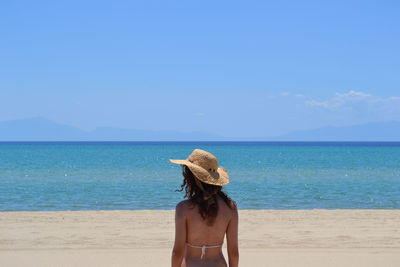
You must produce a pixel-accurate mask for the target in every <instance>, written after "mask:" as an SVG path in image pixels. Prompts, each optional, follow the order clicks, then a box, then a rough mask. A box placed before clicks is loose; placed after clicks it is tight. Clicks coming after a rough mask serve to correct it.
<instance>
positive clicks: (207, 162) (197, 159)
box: [188, 149, 218, 172]
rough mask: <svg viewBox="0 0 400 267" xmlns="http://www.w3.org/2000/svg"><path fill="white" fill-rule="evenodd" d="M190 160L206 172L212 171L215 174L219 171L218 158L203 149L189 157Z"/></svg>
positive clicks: (196, 150) (197, 150)
mask: <svg viewBox="0 0 400 267" xmlns="http://www.w3.org/2000/svg"><path fill="white" fill-rule="evenodd" d="M188 160H189V161H190V162H192V163H193V164H196V165H199V166H201V167H202V168H204V169H206V170H210V169H211V171H214V172H215V171H216V170H217V169H218V160H217V158H216V157H215V156H214V155H213V154H211V153H210V152H207V151H205V150H202V149H195V150H193V152H192V154H190V155H189V157H188Z"/></svg>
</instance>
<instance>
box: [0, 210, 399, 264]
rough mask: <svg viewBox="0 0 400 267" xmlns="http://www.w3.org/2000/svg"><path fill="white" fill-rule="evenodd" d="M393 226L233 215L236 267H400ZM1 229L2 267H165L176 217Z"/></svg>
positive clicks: (34, 217)
mask: <svg viewBox="0 0 400 267" xmlns="http://www.w3.org/2000/svg"><path fill="white" fill-rule="evenodd" d="M399 225H400V210H387V209H378V210H377V209H363V210H352V209H348V210H347V209H346V210H342V209H337V210H325V209H314V210H239V246H240V251H241V259H240V262H241V263H242V264H241V266H271V265H273V266H304V267H305V266H312V267H313V266H321V265H324V266H371V267H372V266H400V228H399V227H398V226H399ZM0 229H2V230H1V231H0V265H1V266H27V265H29V266H54V265H57V266H110V265H113V266H128V265H134V266H147V267H152V266H154V267H155V266H165V265H166V264H165V263H168V264H169V260H170V251H171V249H172V245H173V238H174V211H173V210H111V211H109V210H105V211H104V210H102V211H31V212H25V211H4V212H0ZM223 253H224V254H225V255H226V242H225V243H224V248H223ZM327 259H331V260H328V262H327ZM331 261H332V262H331ZM46 264H48V265H46Z"/></svg>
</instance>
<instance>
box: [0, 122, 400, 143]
mask: <svg viewBox="0 0 400 267" xmlns="http://www.w3.org/2000/svg"><path fill="white" fill-rule="evenodd" d="M245 140H248V141H400V122H398V121H390V122H376V123H367V124H360V125H353V126H342V127H322V128H318V129H311V130H301V131H293V132H290V133H288V134H284V135H280V136H274V137H257V138H254V137H252V138H230V137H225V136H221V135H218V134H213V133H208V132H201V131H195V132H180V131H151V130H138V129H123V128H113V127H99V128H96V129H94V130H92V131H84V130H82V129H79V128H76V127H73V126H69V125H65V124H60V123H56V122H54V121H51V120H48V119H45V118H42V117H34V118H27V119H19V120H11V121H3V122H0V141H245Z"/></svg>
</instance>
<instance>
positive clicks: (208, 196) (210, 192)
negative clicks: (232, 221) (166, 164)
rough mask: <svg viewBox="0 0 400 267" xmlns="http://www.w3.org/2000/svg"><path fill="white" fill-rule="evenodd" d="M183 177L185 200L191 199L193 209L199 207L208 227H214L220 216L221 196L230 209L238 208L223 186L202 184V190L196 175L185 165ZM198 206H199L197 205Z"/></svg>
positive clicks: (182, 188) (183, 166)
mask: <svg viewBox="0 0 400 267" xmlns="http://www.w3.org/2000/svg"><path fill="white" fill-rule="evenodd" d="M182 175H183V182H182V185H181V189H180V190H176V191H179V192H182V191H183V190H185V196H184V197H185V198H187V199H189V200H190V201H191V202H192V204H193V207H195V206H198V207H199V212H200V215H201V217H202V218H203V219H204V220H207V224H208V225H212V224H213V223H214V221H215V218H216V217H217V214H218V200H217V197H218V196H220V197H221V198H222V200H223V201H224V202H225V203H226V204H227V205H228V207H229V208H231V209H234V208H235V207H236V203H235V201H233V200H232V199H231V198H230V197H229V196H228V195H227V194H226V193H225V192H223V191H222V186H218V185H212V184H206V183H203V182H202V181H200V180H197V182H198V183H201V185H202V187H203V189H204V191H203V190H202V188H200V187H199V186H198V185H197V183H196V180H195V179H197V178H196V177H195V175H194V174H193V173H192V171H191V170H190V169H189V168H188V167H187V166H185V165H182ZM196 204H197V205H196Z"/></svg>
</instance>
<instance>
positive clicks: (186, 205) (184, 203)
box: [175, 199, 191, 211]
mask: <svg viewBox="0 0 400 267" xmlns="http://www.w3.org/2000/svg"><path fill="white" fill-rule="evenodd" d="M190 204H191V201H190V200H189V199H185V200H182V201H181V202H179V203H178V204H176V207H175V210H176V211H185V210H187V209H188V208H189V205H190Z"/></svg>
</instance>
